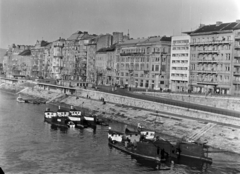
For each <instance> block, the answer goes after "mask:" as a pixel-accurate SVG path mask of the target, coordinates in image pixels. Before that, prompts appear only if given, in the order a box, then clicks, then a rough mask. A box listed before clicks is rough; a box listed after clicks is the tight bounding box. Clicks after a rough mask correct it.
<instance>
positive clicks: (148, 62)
mask: <svg viewBox="0 0 240 174" xmlns="http://www.w3.org/2000/svg"><path fill="white" fill-rule="evenodd" d="M170 45H171V38H170V37H166V36H164V37H160V36H154V37H149V38H146V39H144V38H143V39H132V40H127V41H124V42H122V43H119V44H118V51H117V56H116V71H117V83H118V84H119V85H122V86H129V87H135V88H144V89H156V90H158V89H163V88H168V87H169V72H170V71H169V69H170Z"/></svg>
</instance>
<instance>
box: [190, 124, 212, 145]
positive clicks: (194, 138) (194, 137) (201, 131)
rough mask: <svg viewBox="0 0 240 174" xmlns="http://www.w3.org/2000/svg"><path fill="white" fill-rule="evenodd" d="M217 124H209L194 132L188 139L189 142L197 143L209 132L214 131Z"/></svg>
mask: <svg viewBox="0 0 240 174" xmlns="http://www.w3.org/2000/svg"><path fill="white" fill-rule="evenodd" d="M215 125H216V124H215V123H208V124H206V125H205V126H204V127H202V128H201V129H199V130H197V131H195V132H193V133H192V134H191V135H189V136H188V137H187V138H186V139H187V141H191V142H192V141H197V140H198V139H199V138H200V137H201V136H203V135H204V134H205V133H206V132H207V131H209V130H210V129H212V128H213V127H214V126H215Z"/></svg>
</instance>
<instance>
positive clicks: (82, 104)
mask: <svg viewBox="0 0 240 174" xmlns="http://www.w3.org/2000/svg"><path fill="white" fill-rule="evenodd" d="M83 104H84V102H82V104H81V108H82V111H83Z"/></svg>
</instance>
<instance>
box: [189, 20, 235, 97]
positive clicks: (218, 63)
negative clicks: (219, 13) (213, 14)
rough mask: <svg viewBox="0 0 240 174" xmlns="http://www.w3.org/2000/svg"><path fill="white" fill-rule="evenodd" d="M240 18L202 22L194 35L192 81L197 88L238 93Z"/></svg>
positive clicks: (192, 41) (194, 89) (201, 91)
mask: <svg viewBox="0 0 240 174" xmlns="http://www.w3.org/2000/svg"><path fill="white" fill-rule="evenodd" d="M239 28H240V21H236V22H232V23H222V22H217V23H216V24H213V25H206V26H204V25H202V26H200V28H199V29H197V30H195V31H193V32H189V33H188V34H189V35H190V36H191V43H190V45H191V51H190V54H191V58H190V59H191V60H190V61H191V63H190V85H191V88H192V90H193V91H194V92H199V93H208V92H215V93H219V94H235V93H236V91H237V86H238V85H237V84H236V81H234V79H235V80H236V79H238V74H237V73H234V71H235V72H237V70H238V65H237V64H238V63H237V61H238V58H237V57H236V56H235V55H236V52H235V51H236V50H237V49H238V47H237V46H236V44H237V43H238V41H235V40H236V37H235V36H236V35H234V33H235V32H234V31H235V30H238V29H239Z"/></svg>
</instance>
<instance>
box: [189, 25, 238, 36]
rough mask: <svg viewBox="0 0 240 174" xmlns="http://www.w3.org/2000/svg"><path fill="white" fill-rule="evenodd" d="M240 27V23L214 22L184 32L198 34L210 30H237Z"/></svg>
mask: <svg viewBox="0 0 240 174" xmlns="http://www.w3.org/2000/svg"><path fill="white" fill-rule="evenodd" d="M237 29H240V23H237V22H230V23H221V24H220V25H216V24H212V25H205V26H203V27H201V28H198V29H196V30H195V31H192V32H184V33H187V34H197V33H208V32H221V31H226V30H237Z"/></svg>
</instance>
